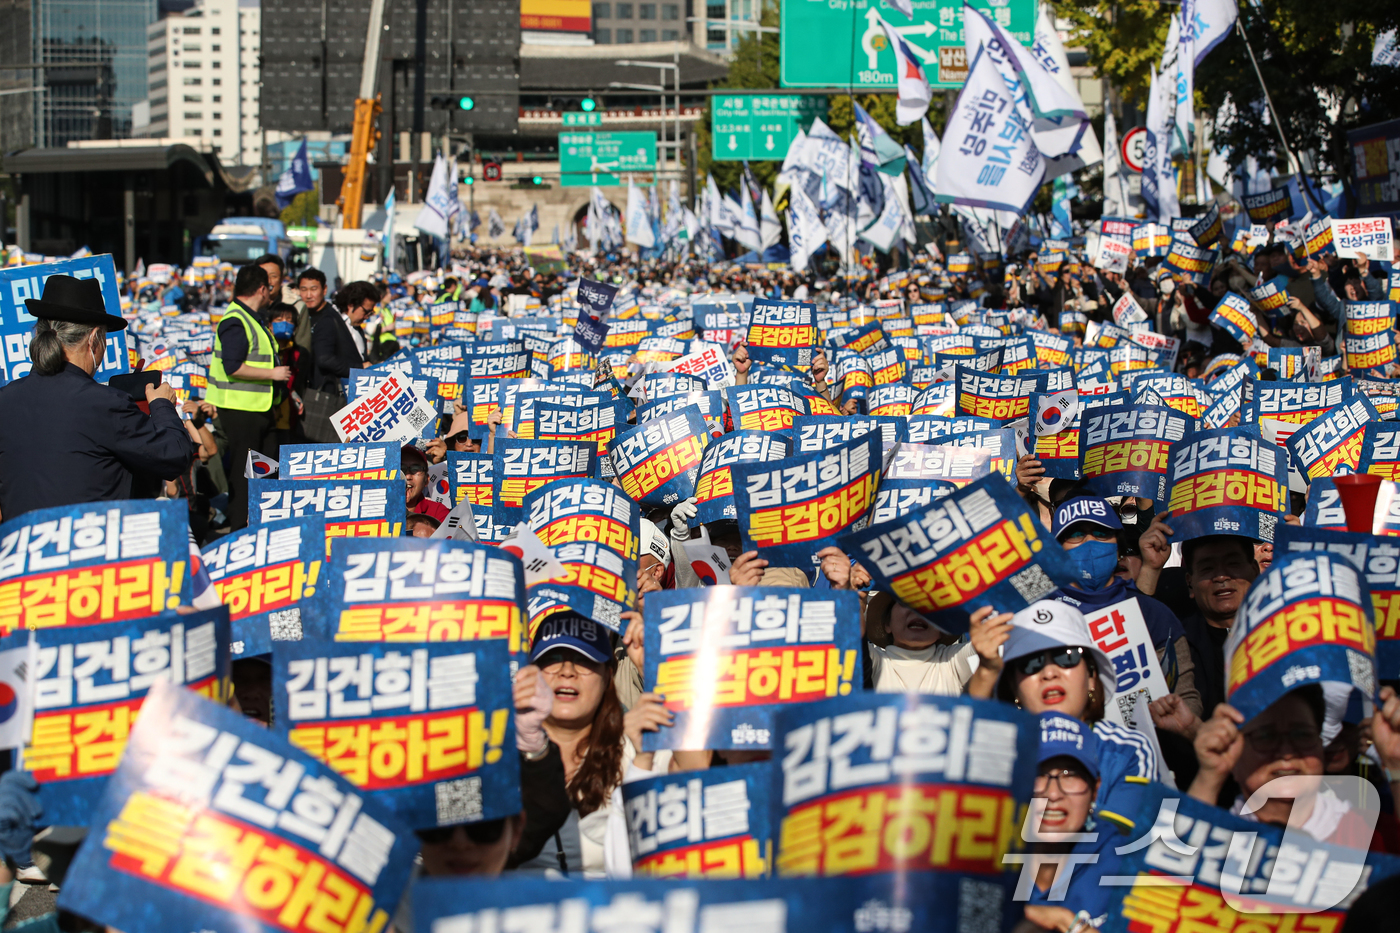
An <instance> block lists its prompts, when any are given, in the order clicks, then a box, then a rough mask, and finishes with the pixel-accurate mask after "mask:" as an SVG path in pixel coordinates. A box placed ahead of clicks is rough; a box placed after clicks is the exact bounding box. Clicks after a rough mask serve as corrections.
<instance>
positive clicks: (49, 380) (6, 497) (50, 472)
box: [0, 275, 195, 519]
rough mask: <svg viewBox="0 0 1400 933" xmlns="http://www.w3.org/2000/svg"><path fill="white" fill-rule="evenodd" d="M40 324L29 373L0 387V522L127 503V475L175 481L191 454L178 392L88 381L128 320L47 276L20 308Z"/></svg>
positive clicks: (92, 282) (87, 284)
mask: <svg viewBox="0 0 1400 933" xmlns="http://www.w3.org/2000/svg"><path fill="white" fill-rule="evenodd" d="M25 305H26V306H27V307H28V309H29V313H30V314H32V315H34V317H35V318H37V319H38V320H37V321H36V323H35V325H34V338H33V340H32V341H31V342H30V344H29V356H30V359H31V360H32V361H33V367H32V369H31V370H30V372H29V374H28V375H26V376H24V377H23V378H21V379H16V380H15V381H13V382H11V383H10V384H9V385H6V386H5V387H4V388H3V389H0V517H3V518H6V519H9V518H14V517H15V516H17V515H20V514H22V513H24V512H28V511H31V510H33V509H43V508H50V507H53V506H60V505H72V504H74V503H79V502H97V501H101V500H106V499H129V498H131V496H132V479H133V474H136V473H141V474H145V475H153V476H156V477H158V478H160V479H174V478H175V477H176V476H178V475H180V474H181V473H182V472H184V471H185V470H187V469H189V466H190V463H191V462H192V461H193V459H194V456H195V449H194V445H193V444H192V443H191V441H190V436H189V434H188V432H186V431H185V427H184V425H183V424H181V422H180V414H179V411H178V410H177V409H176V406H175V392H174V390H173V389H171V388H170V386H168V385H153V384H147V385H146V386H145V404H146V406H147V408H148V410H149V414H147V412H144V411H142V410H141V409H140V408H139V407H137V402H136V400H135V399H133V398H132V396H131V394H130V393H129V392H125V391H122V390H120V389H115V388H111V387H109V386H105V385H102V384H101V383H99V382H96V381H94V379H93V375H94V374H95V373H96V372H97V370H98V369H100V368H101V366H102V360H103V357H104V356H105V355H106V352H107V334H109V333H113V332H115V331H120V330H123V329H125V327H126V321H125V320H124V319H123V318H120V317H118V316H116V315H113V314H109V313H107V309H106V307H105V305H104V304H103V300H102V287H101V285H100V284H99V283H98V281H97V280H96V279H77V278H74V277H73V276H69V275H51V276H49V278H48V280H47V281H46V282H45V283H44V293H43V297H42V298H39V299H35V298H30V299H27V300H26V301H25Z"/></svg>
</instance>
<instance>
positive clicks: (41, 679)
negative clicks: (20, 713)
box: [0, 606, 230, 826]
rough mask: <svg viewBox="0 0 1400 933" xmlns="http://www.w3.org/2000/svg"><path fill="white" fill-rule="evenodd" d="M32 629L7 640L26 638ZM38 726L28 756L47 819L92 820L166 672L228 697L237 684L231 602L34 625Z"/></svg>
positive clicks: (168, 677)
mask: <svg viewBox="0 0 1400 933" xmlns="http://www.w3.org/2000/svg"><path fill="white" fill-rule="evenodd" d="M27 640H28V636H27V635H26V634H25V633H23V632H20V633H16V634H14V635H11V636H9V637H8V638H7V639H5V640H4V641H3V642H0V646H3V647H4V648H5V649H9V648H18V647H22V646H23V645H24V644H25V642H26V641H27ZM35 641H36V643H37V645H38V653H37V660H38V663H37V665H36V667H35V670H34V691H35V695H34V729H33V738H32V740H31V741H30V742H29V743H28V744H27V745H26V746H25V747H24V749H23V751H22V758H21V759H20V761H21V764H20V767H22V768H23V769H24V770H25V771H28V772H30V773H31V774H33V775H34V779H35V780H37V781H38V782H39V802H40V803H41V804H42V805H43V807H44V819H45V820H52V821H53V824H52V825H64V826H86V825H88V819H89V817H91V815H92V811H93V809H94V808H95V807H96V806H97V802H98V800H99V798H101V796H102V790H103V787H104V786H106V783H107V778H108V777H110V776H111V774H112V772H113V771H115V770H116V768H117V762H119V761H120V760H121V757H122V751H123V750H124V749H125V747H126V740H127V734H128V732H129V731H130V728H131V724H132V723H133V722H135V720H136V718H137V715H138V714H139V713H140V710H141V703H142V701H143V700H144V699H145V697H146V692H147V691H148V690H149V689H150V688H151V686H152V685H153V684H154V683H156V682H157V681H170V682H172V683H176V684H181V685H184V686H187V687H189V689H191V690H194V691H195V692H197V693H201V694H203V695H204V696H207V697H209V698H210V699H212V700H215V701H221V700H222V699H223V698H224V697H225V696H226V694H227V691H228V687H229V666H230V664H229V621H228V609H227V608H226V607H223V606H219V607H216V608H214V609H206V610H203V611H201V612H195V613H191V614H188V615H176V614H175V613H173V612H172V613H163V614H161V615H155V616H151V617H149V618H145V619H129V620H127V621H125V622H109V623H106V624H103V625H88V626H83V627H81V628H77V627H74V628H44V629H39V630H37V632H36V633H35Z"/></svg>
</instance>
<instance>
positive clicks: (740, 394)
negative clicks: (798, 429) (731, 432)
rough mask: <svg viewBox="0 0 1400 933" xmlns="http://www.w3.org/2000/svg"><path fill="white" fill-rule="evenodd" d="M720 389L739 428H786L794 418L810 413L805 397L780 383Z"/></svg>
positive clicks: (774, 429)
mask: <svg viewBox="0 0 1400 933" xmlns="http://www.w3.org/2000/svg"><path fill="white" fill-rule="evenodd" d="M723 391H724V400H725V402H726V403H727V404H728V405H729V414H730V416H731V417H732V418H733V419H734V427H735V428H736V429H738V430H741V431H786V430H787V429H788V428H790V427H792V419H793V418H795V417H797V416H798V415H809V414H811V413H812V412H811V407H810V406H809V405H808V404H807V400H806V399H804V398H803V397H802V396H801V395H798V394H797V393H796V392H793V391H791V390H789V389H785V388H782V387H780V386H768V385H743V386H729V387H728V388H726V389H724V390H723Z"/></svg>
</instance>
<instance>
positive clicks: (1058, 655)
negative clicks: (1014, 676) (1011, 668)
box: [1015, 647, 1084, 676]
mask: <svg viewBox="0 0 1400 933" xmlns="http://www.w3.org/2000/svg"><path fill="white" fill-rule="evenodd" d="M1083 660H1084V649H1083V648H1079V647H1074V648H1050V649H1048V650H1046V651H1042V652H1040V653H1039V654H1032V655H1027V656H1026V657H1024V658H1018V659H1016V662H1015V664H1016V669H1017V670H1018V671H1020V672H1021V673H1022V674H1025V675H1027V676H1029V675H1031V674H1038V673H1040V671H1041V669H1042V668H1044V667H1045V665H1047V664H1053V665H1055V666H1056V667H1058V668H1060V669H1061V670H1066V671H1067V670H1070V669H1071V668H1075V667H1078V666H1079V662H1080V661H1083Z"/></svg>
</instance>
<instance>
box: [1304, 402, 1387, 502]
mask: <svg viewBox="0 0 1400 933" xmlns="http://www.w3.org/2000/svg"><path fill="white" fill-rule="evenodd" d="M1380 423H1381V420H1380V414H1379V413H1378V412H1377V411H1376V407H1375V406H1374V405H1372V404H1371V400H1370V399H1368V398H1367V397H1366V396H1364V395H1362V394H1361V393H1359V392H1358V393H1357V394H1355V395H1353V396H1352V397H1351V398H1349V399H1348V400H1347V401H1345V402H1343V403H1342V404H1340V405H1338V406H1336V407H1335V408H1332V409H1329V410H1328V411H1326V412H1324V413H1323V414H1321V415H1318V416H1317V417H1316V418H1314V419H1313V420H1311V421H1309V422H1308V423H1307V424H1305V425H1303V427H1301V428H1299V429H1298V430H1297V431H1294V432H1293V433H1292V434H1291V435H1290V436H1289V438H1288V441H1287V443H1288V449H1289V451H1290V452H1291V453H1292V454H1293V457H1294V460H1295V461H1296V462H1297V464H1298V466H1299V468H1300V469H1301V470H1302V472H1303V475H1304V476H1306V477H1308V478H1309V479H1310V480H1312V479H1317V478H1318V477H1320V476H1338V475H1341V474H1346V473H1354V472H1356V469H1357V464H1358V463H1360V461H1361V448H1362V442H1363V440H1364V437H1365V434H1366V426H1367V425H1368V424H1380Z"/></svg>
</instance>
